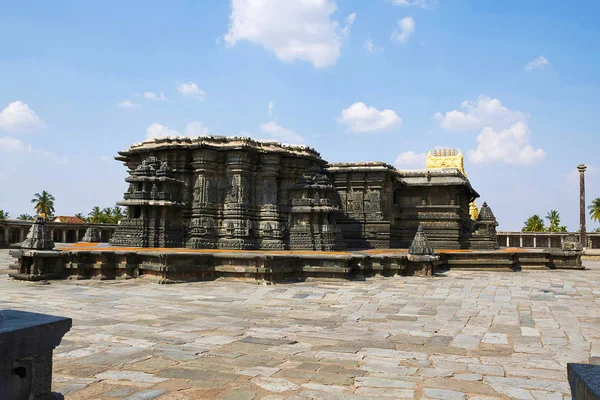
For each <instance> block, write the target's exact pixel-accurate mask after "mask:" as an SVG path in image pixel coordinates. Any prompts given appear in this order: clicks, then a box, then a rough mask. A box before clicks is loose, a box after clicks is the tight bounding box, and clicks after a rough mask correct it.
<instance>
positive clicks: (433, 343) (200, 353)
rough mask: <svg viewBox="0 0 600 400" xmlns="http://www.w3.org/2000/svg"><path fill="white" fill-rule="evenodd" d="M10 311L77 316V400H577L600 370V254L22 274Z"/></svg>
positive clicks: (1, 298) (72, 366) (69, 384)
mask: <svg viewBox="0 0 600 400" xmlns="http://www.w3.org/2000/svg"><path fill="white" fill-rule="evenodd" d="M9 262H11V259H10V258H9V257H8V255H7V251H6V250H0V302H1V304H2V307H3V308H10V309H20V310H25V311H35V312H42V313H48V314H55V315H62V316H68V317H71V318H73V328H72V329H71V331H70V332H69V333H67V335H65V337H64V339H63V342H62V343H61V345H60V346H59V347H58V348H57V349H56V351H55V356H54V375H53V390H55V391H59V392H61V393H63V394H64V395H65V398H66V399H128V400H140V399H161V400H185V399H230V400H233V399H248V400H249V399H265V400H278V399H340V400H341V399H351V400H354V399H356V400H358V399H390V398H393V399H413V398H414V399H472V400H483V399H488V400H490V399H507V398H515V399H527V400H540V399H567V398H570V396H569V387H568V383H567V379H566V364H567V362H581V363H588V362H594V363H600V262H598V261H585V264H586V265H587V266H588V267H589V268H590V269H589V270H587V271H531V272H520V273H511V272H468V271H452V272H447V273H445V274H444V275H445V276H443V277H434V278H418V277H393V278H374V279H370V280H367V281H366V282H347V281H319V282H304V283H296V284H276V285H272V286H260V285H256V284H254V283H248V282H237V281H226V280H218V281H214V282H198V283H189V284H179V285H155V284H151V283H148V282H145V281H144V280H131V281H103V282H98V281H52V282H51V283H50V284H39V283H27V282H18V281H11V280H9V279H8V277H7V275H6V268H7V265H8V263H9Z"/></svg>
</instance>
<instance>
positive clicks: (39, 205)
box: [31, 190, 55, 218]
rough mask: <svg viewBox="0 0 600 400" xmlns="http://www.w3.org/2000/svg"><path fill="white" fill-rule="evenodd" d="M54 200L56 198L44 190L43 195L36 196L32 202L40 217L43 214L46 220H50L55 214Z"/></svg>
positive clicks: (37, 194)
mask: <svg viewBox="0 0 600 400" xmlns="http://www.w3.org/2000/svg"><path fill="white" fill-rule="evenodd" d="M54 200H55V198H54V196H52V195H51V194H50V193H48V192H46V191H45V190H44V191H42V194H39V193H36V194H34V195H33V199H31V202H32V203H33V204H34V206H33V208H34V210H35V212H36V213H37V214H38V215H42V214H43V215H44V217H45V218H49V217H50V216H51V215H52V214H54Z"/></svg>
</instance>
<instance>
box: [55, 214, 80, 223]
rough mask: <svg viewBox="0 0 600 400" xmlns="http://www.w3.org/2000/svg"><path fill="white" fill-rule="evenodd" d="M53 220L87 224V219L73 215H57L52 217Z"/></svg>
mask: <svg viewBox="0 0 600 400" xmlns="http://www.w3.org/2000/svg"><path fill="white" fill-rule="evenodd" d="M52 222H64V223H67V224H85V221H84V220H82V219H81V218H79V217H72V216H68V215H57V216H56V217H54V218H53V219H52Z"/></svg>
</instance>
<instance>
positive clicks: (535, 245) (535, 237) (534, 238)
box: [533, 235, 537, 247]
mask: <svg viewBox="0 0 600 400" xmlns="http://www.w3.org/2000/svg"><path fill="white" fill-rule="evenodd" d="M533 247H537V235H536V236H534V237H533Z"/></svg>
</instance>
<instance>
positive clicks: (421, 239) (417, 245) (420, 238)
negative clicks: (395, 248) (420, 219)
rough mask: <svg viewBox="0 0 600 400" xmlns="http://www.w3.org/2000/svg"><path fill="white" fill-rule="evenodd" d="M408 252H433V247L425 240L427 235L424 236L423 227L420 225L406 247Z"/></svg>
mask: <svg viewBox="0 0 600 400" xmlns="http://www.w3.org/2000/svg"><path fill="white" fill-rule="evenodd" d="M408 254H414V255H420V256H424V255H432V254H433V247H431V246H430V245H429V243H428V242H427V236H425V232H423V227H422V226H421V225H419V228H418V229H417V234H416V235H415V238H414V239H413V241H412V243H411V245H410V247H409V248H408Z"/></svg>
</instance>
